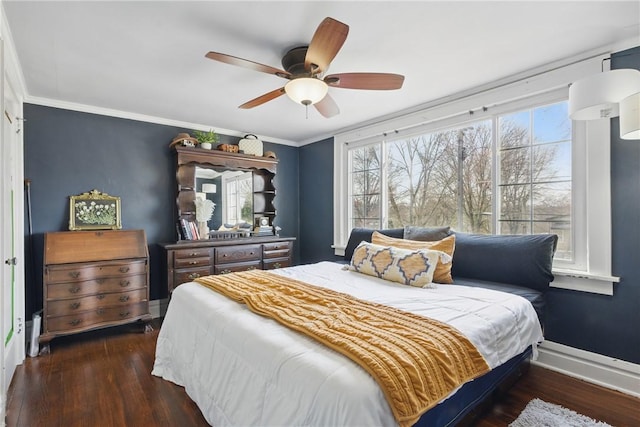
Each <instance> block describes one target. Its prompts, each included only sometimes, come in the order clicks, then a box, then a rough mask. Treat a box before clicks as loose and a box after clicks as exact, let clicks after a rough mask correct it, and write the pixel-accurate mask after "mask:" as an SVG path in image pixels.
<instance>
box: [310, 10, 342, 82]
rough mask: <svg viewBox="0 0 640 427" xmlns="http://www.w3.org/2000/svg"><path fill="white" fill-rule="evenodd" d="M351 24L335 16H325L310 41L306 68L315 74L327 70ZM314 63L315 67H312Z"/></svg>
mask: <svg viewBox="0 0 640 427" xmlns="http://www.w3.org/2000/svg"><path fill="white" fill-rule="evenodd" d="M347 34H349V26H348V25H346V24H343V23H342V22H340V21H336V20H335V19H333V18H324V20H323V21H322V22H321V23H320V25H319V26H318V29H317V30H316V32H315V33H314V35H313V38H312V39H311V43H309V48H308V49H307V55H306V56H305V58H304V68H305V69H306V70H307V71H311V72H313V73H314V74H318V73H322V72H325V71H327V68H329V64H330V63H331V61H332V60H333V58H335V57H336V54H337V53H338V51H339V50H340V48H341V47H342V45H343V44H344V41H345V40H346V39H347ZM312 64H313V65H314V67H317V68H314V67H312Z"/></svg>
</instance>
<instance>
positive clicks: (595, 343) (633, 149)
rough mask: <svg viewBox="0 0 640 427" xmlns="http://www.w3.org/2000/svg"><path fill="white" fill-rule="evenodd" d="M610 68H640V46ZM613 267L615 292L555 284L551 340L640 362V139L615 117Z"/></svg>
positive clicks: (617, 58) (615, 59) (619, 55)
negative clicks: (623, 135)
mask: <svg viewBox="0 0 640 427" xmlns="http://www.w3.org/2000/svg"><path fill="white" fill-rule="evenodd" d="M611 68H612V69H619V68H635V69H638V70H640V47H636V48H634V49H630V50H627V51H624V52H618V53H616V54H614V55H612V60H611ZM611 224H612V252H613V258H612V270H613V275H615V276H619V277H620V278H621V280H620V283H618V284H616V285H614V295H613V296H604V295H595V294H589V293H583V292H572V291H565V290H560V289H553V290H552V291H551V292H550V295H549V310H548V313H549V316H548V317H547V319H548V330H547V331H546V336H547V338H548V339H549V340H551V341H555V342H559V343H562V344H566V345H569V346H571V347H576V348H580V349H583V350H587V351H592V352H594V353H599V354H604V355H606V356H611V357H615V358H620V359H623V360H626V361H629V362H633V363H640V333H639V332H638V325H640V259H639V258H638V254H640V141H638V140H622V139H620V128H619V119H618V118H614V119H612V120H611Z"/></svg>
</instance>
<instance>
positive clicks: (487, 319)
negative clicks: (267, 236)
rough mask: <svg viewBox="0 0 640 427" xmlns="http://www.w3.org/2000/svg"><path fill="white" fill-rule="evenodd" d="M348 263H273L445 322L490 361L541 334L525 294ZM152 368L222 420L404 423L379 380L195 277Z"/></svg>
mask: <svg viewBox="0 0 640 427" xmlns="http://www.w3.org/2000/svg"><path fill="white" fill-rule="evenodd" d="M341 267H342V266H341V265H340V264H336V263H331V262H321V263H318V264H311V265H302V266H297V267H291V268H285V269H280V270H274V272H275V273H277V274H281V275H283V276H289V277H293V278H296V279H299V280H302V281H304V282H307V283H311V284H314V285H318V286H324V287H327V288H332V289H335V290H337V291H340V292H345V293H349V294H351V295H353V296H355V297H357V298H361V299H364V300H369V301H374V302H378V303H383V304H387V305H391V306H393V307H396V308H400V309H402V310H406V311H411V312H413V313H417V314H421V315H424V316H428V317H431V318H434V319H437V320H440V321H443V322H446V323H448V324H450V325H452V326H454V327H456V328H457V329H458V330H460V331H461V332H462V333H464V334H465V335H466V336H467V337H468V338H469V339H470V340H471V341H472V342H473V343H474V344H475V345H476V347H477V348H478V350H479V351H480V352H481V353H482V355H483V356H484V357H485V359H486V361H487V363H488V364H489V366H490V367H491V368H494V367H496V366H498V365H500V364H502V363H504V362H506V361H507V360H509V359H510V358H511V357H513V356H515V355H516V354H519V353H521V352H522V351H524V350H525V349H526V348H527V347H528V346H530V345H532V344H536V343H538V342H540V341H542V330H541V328H540V323H539V322H538V318H537V316H536V313H535V311H534V309H533V307H532V305H531V304H530V303H529V302H528V301H527V300H525V299H523V298H521V297H518V296H515V295H511V294H506V293H502V292H497V291H492V290H487V289H480V288H470V287H464V286H455V285H437V287H436V288H435V289H420V288H412V287H407V286H404V285H400V284H396V283H392V282H387V281H384V280H381V279H377V278H372V277H370V276H365V275H362V274H360V273H356V272H352V271H344V270H342V269H341ZM152 374H153V375H157V376H160V377H162V378H164V379H166V380H169V381H172V382H174V383H176V384H178V385H181V386H184V387H185V390H186V392H187V394H188V395H189V396H190V397H191V398H192V399H193V400H194V401H195V402H196V404H197V405H198V406H199V407H200V409H201V411H202V413H203V414H204V416H205V418H206V419H207V421H208V422H209V423H210V424H212V425H214V426H216V427H222V426H226V425H238V426H250V425H282V426H293V425H296V426H298V425H315V426H341V425H344V426H356V425H362V426H364V425H366V426H377V425H385V426H388V425H395V424H396V423H395V420H394V419H393V416H392V414H391V409H390V408H389V406H388V404H387V402H386V400H385V397H384V395H383V394H382V391H381V390H380V388H379V387H378V385H377V383H376V382H375V381H374V379H373V378H372V377H371V376H370V375H369V374H367V373H366V372H365V371H364V370H363V369H362V368H360V367H359V366H358V365H357V364H355V363H354V362H352V361H351V360H349V359H348V358H346V357H345V356H342V355H340V354H338V353H337V352H335V351H333V350H331V349H328V348H326V347H324V346H323V345H322V344H319V343H317V342H316V341H314V340H312V339H310V338H307V337H305V336H302V335H300V334H299V333H297V332H294V331H291V330H289V329H287V328H286V327H283V326H281V325H279V324H277V323H276V322H275V321H273V320H270V319H265V318H263V317H260V316H258V315H256V314H253V313H252V312H250V311H249V310H248V309H247V308H246V307H245V306H244V305H242V304H239V303H237V302H234V301H232V300H230V299H228V298H226V297H224V296H222V295H220V294H218V293H216V292H215V291H212V290H210V289H208V288H205V287H203V286H200V285H198V284H197V283H187V284H183V285H180V286H179V287H178V288H177V289H175V290H174V291H173V295H172V297H171V302H170V303H169V307H168V309H167V313H166V316H165V319H164V322H163V324H162V328H161V330H160V333H159V336H158V343H157V348H156V360H155V365H154V368H153V372H152Z"/></svg>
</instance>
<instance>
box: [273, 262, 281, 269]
mask: <svg viewBox="0 0 640 427" xmlns="http://www.w3.org/2000/svg"><path fill="white" fill-rule="evenodd" d="M280 267H282V264H280V263H279V262H274V263H273V268H280Z"/></svg>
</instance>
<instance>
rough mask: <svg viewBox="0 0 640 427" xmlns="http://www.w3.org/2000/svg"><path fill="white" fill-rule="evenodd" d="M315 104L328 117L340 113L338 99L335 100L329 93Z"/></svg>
mask: <svg viewBox="0 0 640 427" xmlns="http://www.w3.org/2000/svg"><path fill="white" fill-rule="evenodd" d="M313 105H314V106H315V107H316V110H318V112H319V113H320V114H322V115H323V116H325V117H327V118H329V117H333V116H335V115H338V114H340V109H339V108H338V104H336V101H334V100H333V98H332V97H331V95H329V94H326V95H325V96H324V98H322V101H320V102H316V103H315V104H313Z"/></svg>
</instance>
